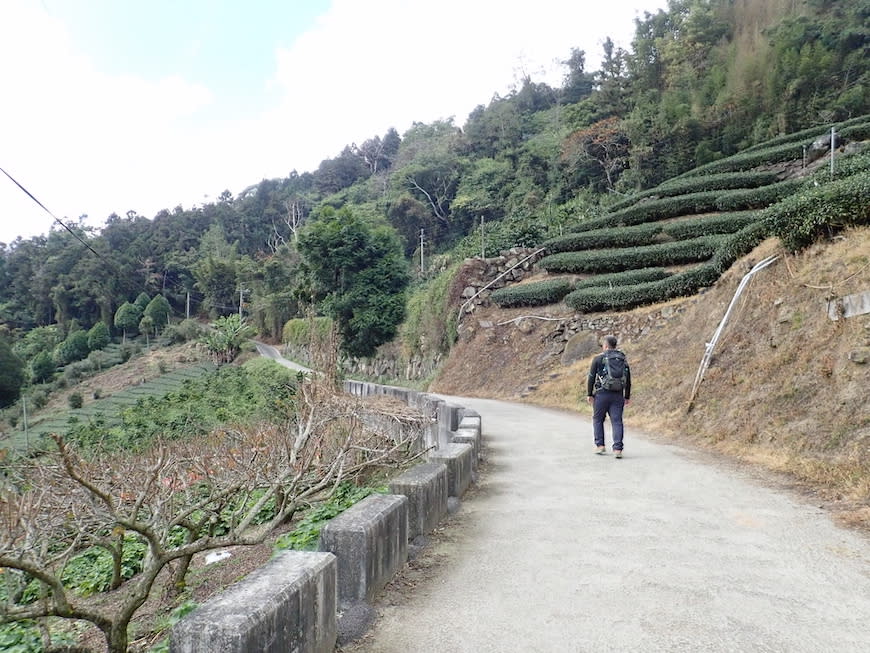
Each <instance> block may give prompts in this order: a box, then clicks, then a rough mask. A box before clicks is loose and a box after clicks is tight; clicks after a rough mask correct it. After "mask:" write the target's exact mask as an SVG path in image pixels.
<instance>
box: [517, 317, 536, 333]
mask: <svg viewBox="0 0 870 653" xmlns="http://www.w3.org/2000/svg"><path fill="white" fill-rule="evenodd" d="M517 329H519V331H520V333H524V334H526V335H528V334H530V333H532V332H533V331H534V330H535V321H534V320H529V319H522V320H519V321H518V322H517Z"/></svg>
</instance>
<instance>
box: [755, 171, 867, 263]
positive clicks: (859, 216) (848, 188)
mask: <svg viewBox="0 0 870 653" xmlns="http://www.w3.org/2000/svg"><path fill="white" fill-rule="evenodd" d="M763 216H764V219H765V220H766V221H767V222H768V224H769V225H770V229H771V231H772V232H773V233H774V234H775V235H777V236H779V238H780V239H781V240H782V242H783V245H785V246H786V247H787V248H788V249H791V250H798V249H801V248H803V247H806V246H807V245H809V244H811V243H812V242H813V241H815V240H816V239H817V238H819V237H820V236H824V235H830V234H831V233H833V232H836V231H838V230H840V229H842V228H844V227H847V226H850V225H859V224H860V225H865V224H870V175H867V174H866V173H861V172H859V173H857V174H855V175H852V176H851V177H846V178H845V179H837V180H835V181H832V182H831V183H829V184H825V185H823V186H818V187H811V188H809V189H807V190H805V191H803V192H802V193H800V194H798V195H794V196H792V197H789V198H787V199H785V200H783V201H782V202H779V203H778V204H775V205H774V206H772V207H770V208H769V209H766V210H765V211H764V214H763Z"/></svg>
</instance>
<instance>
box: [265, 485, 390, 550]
mask: <svg viewBox="0 0 870 653" xmlns="http://www.w3.org/2000/svg"><path fill="white" fill-rule="evenodd" d="M374 492H375V490H374V488H370V487H357V486H356V485H354V484H353V483H349V482H345V483H342V484H341V485H339V486H338V487H337V488H336V490H335V492H334V493H333V494H332V496H331V497H330V498H329V500H328V501H326V502H324V503H322V504H320V505H318V506H315V507H313V508H310V509H309V510H307V511H306V512H305V515H304V516H303V517H302V519H300V520H299V522H298V523H297V524H296V528H294V529H293V530H292V531H290V532H289V533H286V534H284V535H281V536H280V537H278V539H277V540H275V548H276V549H278V550H283V549H295V550H299V551H306V550H313V549H314V547H315V546H317V541H318V539H319V537H320V529H321V528H323V526H324V524H325V523H326V522H327V521H329V520H330V519H332V518H333V517H335V516H337V515H340V514H341V513H342V512H344V511H345V510H347V509H348V508H350V507H351V506H352V505H353V504H355V503H356V502H358V501H362V500H363V499H365V498H366V497H367V496H369V495H370V494H372V493H374Z"/></svg>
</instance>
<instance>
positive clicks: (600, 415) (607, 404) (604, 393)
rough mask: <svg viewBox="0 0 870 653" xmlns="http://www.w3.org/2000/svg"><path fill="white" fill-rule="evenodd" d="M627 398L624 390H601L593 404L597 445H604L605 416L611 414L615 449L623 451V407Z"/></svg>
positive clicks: (593, 422)
mask: <svg viewBox="0 0 870 653" xmlns="http://www.w3.org/2000/svg"><path fill="white" fill-rule="evenodd" d="M623 408H625V399H624V398H623V396H622V392H612V391H610V390H599V391H598V392H597V393H596V394H595V401H594V403H593V404H592V433H593V435H595V445H596V446H598V447H603V446H604V417H605V416H606V415H610V426H611V428H612V429H613V450H614V451H622V409H623Z"/></svg>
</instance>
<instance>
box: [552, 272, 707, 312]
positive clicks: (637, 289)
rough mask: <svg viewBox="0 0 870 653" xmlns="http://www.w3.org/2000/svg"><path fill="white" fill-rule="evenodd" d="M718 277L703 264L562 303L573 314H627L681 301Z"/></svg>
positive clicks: (586, 291)
mask: <svg viewBox="0 0 870 653" xmlns="http://www.w3.org/2000/svg"><path fill="white" fill-rule="evenodd" d="M718 278H719V273H718V272H717V271H716V269H715V267H714V266H713V264H711V263H702V264H701V265H697V266H695V267H693V268H690V269H689V270H685V271H683V272H679V273H677V274H673V275H671V276H669V277H667V278H665V279H661V280H658V281H649V282H645V283H639V284H635V285H630V286H616V287H613V288H603V287H592V288H582V289H578V290H575V291H574V292H572V293H570V294H569V295H567V296H566V297H565V303H566V304H567V305H568V306H570V307H571V308H573V309H574V310H575V311H580V312H582V313H592V312H598V311H612V310H626V309H629V308H632V307H634V306H643V305H646V304H654V303H656V302H661V301H665V300H668V299H673V298H674V297H683V296H686V295H692V294H694V293H696V292H697V291H698V290H699V289H700V288H703V287H705V286H709V285H711V284H713V283H714V282H715V281H716V279H718Z"/></svg>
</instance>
